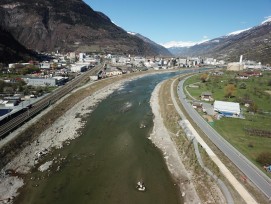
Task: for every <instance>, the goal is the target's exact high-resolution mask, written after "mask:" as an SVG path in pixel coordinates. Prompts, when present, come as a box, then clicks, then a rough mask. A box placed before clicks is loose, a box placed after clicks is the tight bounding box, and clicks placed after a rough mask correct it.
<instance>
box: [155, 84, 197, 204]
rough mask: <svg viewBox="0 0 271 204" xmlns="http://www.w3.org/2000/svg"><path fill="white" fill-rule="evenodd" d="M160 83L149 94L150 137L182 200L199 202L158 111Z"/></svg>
mask: <svg viewBox="0 0 271 204" xmlns="http://www.w3.org/2000/svg"><path fill="white" fill-rule="evenodd" d="M161 84H162V82H161V83H159V84H158V85H157V86H156V88H155V89H154V91H153V93H152V96H151V108H152V112H153V114H154V127H153V132H152V134H151V136H150V139H151V140H152V142H153V143H154V144H155V145H156V146H157V147H158V148H159V149H160V150H161V151H162V152H163V155H164V158H165V160H166V163H167V166H168V169H169V171H170V172H171V174H172V175H173V176H174V178H175V180H176V182H178V185H179V187H180V191H181V193H180V194H181V196H182V197H183V198H184V202H185V203H201V202H200V199H199V197H198V195H197V193H196V190H195V188H194V186H193V184H192V183H190V182H189V181H190V180H191V179H190V175H189V173H188V172H187V171H186V169H185V167H184V166H183V164H182V161H181V159H180V157H179V155H178V151H177V147H176V145H175V144H174V142H173V141H172V140H171V137H170V135H169V133H168V131H167V129H166V127H165V126H164V123H163V118H162V116H161V113H160V107H159V97H158V94H159V89H160V87H161Z"/></svg>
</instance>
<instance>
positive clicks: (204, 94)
mask: <svg viewBox="0 0 271 204" xmlns="http://www.w3.org/2000/svg"><path fill="white" fill-rule="evenodd" d="M200 98H201V100H203V101H213V100H214V99H213V98H212V93H211V92H209V91H206V92H202V93H201V96H200Z"/></svg>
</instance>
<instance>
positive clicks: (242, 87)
mask: <svg viewBox="0 0 271 204" xmlns="http://www.w3.org/2000/svg"><path fill="white" fill-rule="evenodd" d="M239 88H240V89H246V88H247V85H246V83H245V82H242V83H241V84H240V85H239Z"/></svg>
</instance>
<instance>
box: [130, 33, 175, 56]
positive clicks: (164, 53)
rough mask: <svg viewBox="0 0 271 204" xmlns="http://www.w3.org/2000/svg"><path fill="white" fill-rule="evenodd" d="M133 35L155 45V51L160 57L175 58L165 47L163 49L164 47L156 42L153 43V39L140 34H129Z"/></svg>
mask: <svg viewBox="0 0 271 204" xmlns="http://www.w3.org/2000/svg"><path fill="white" fill-rule="evenodd" d="M128 33H129V34H131V35H134V36H136V37H138V38H140V39H142V40H143V41H144V42H146V43H148V44H150V45H153V46H154V48H155V50H157V52H158V53H160V55H162V56H173V54H172V53H171V52H170V51H169V50H168V49H166V48H165V47H163V46H162V45H159V44H157V43H156V42H154V41H152V40H151V39H149V38H147V37H145V36H143V35H141V34H139V33H132V32H128Z"/></svg>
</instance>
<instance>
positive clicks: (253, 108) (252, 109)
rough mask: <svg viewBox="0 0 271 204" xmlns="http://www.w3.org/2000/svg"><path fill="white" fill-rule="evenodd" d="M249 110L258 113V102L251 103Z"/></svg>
mask: <svg viewBox="0 0 271 204" xmlns="http://www.w3.org/2000/svg"><path fill="white" fill-rule="evenodd" d="M248 111H250V112H253V113H257V111H258V106H257V104H256V103H255V102H252V103H250V104H249V107H248Z"/></svg>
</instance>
